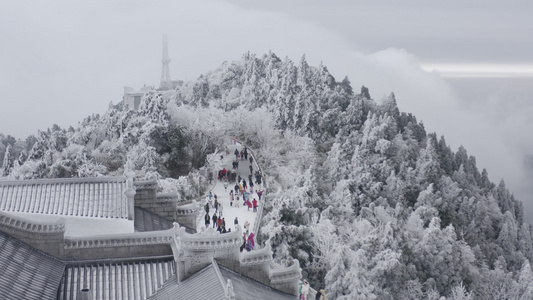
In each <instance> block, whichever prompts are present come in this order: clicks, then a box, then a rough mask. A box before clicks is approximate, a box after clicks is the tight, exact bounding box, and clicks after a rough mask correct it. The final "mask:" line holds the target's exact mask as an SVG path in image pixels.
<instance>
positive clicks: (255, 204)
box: [252, 198, 257, 212]
mask: <svg viewBox="0 0 533 300" xmlns="http://www.w3.org/2000/svg"><path fill="white" fill-rule="evenodd" d="M252 205H253V207H254V212H257V200H255V198H254V200H253V201H252Z"/></svg>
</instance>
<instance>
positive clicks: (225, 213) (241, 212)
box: [197, 142, 264, 234]
mask: <svg viewBox="0 0 533 300" xmlns="http://www.w3.org/2000/svg"><path fill="white" fill-rule="evenodd" d="M226 147H227V151H229V154H228V153H227V152H226V153H225V154H224V159H223V164H224V165H223V167H224V168H226V170H231V171H232V172H233V171H235V170H233V168H232V162H233V161H234V160H235V155H234V152H235V149H237V150H238V151H239V152H240V151H241V150H242V149H243V148H242V145H241V144H240V143H236V144H234V143H233V142H232V143H228V144H227V145H226ZM250 153H251V152H250V151H248V154H249V155H250ZM249 158H250V157H249V156H248V159H249ZM249 166H250V162H249V160H244V159H240V158H239V168H238V169H237V170H236V171H237V177H238V176H239V175H240V176H241V177H242V178H243V179H245V180H246V182H248V175H250V168H249ZM256 170H257V163H256V162H255V158H254V160H253V172H254V173H255V171H256ZM213 180H214V185H213V187H212V189H211V190H210V191H211V192H212V193H213V197H214V195H217V199H218V202H219V203H221V204H222V217H223V218H224V219H225V221H226V229H229V228H232V230H234V229H233V228H235V226H234V220H235V218H238V221H239V226H241V227H243V226H244V223H245V222H246V221H248V222H250V232H252V231H253V228H254V225H255V223H256V222H259V221H260V220H258V213H256V212H253V209H252V208H250V209H248V207H247V206H245V205H243V199H242V196H240V195H239V202H240V203H239V206H236V205H235V203H236V202H237V200H236V199H237V198H236V197H235V201H234V202H233V206H230V196H229V193H230V191H231V190H233V189H234V186H235V183H231V182H230V183H228V188H227V189H224V182H223V181H222V180H217V176H215V177H214V178H213ZM254 181H255V177H254ZM262 189H263V187H262V186H259V185H257V184H256V185H255V186H254V193H253V194H250V196H251V197H250V202H252V200H253V199H254V198H255V199H257V200H258V206H261V205H262V201H263V200H261V201H259V197H258V196H257V193H256V192H257V191H259V190H262ZM249 190H250V188H249V187H248V191H249ZM263 196H264V194H263ZM208 199H209V198H208V197H206V198H205V200H204V201H203V202H202V205H205V203H206V202H207V201H208ZM261 199H263V197H261ZM213 212H214V210H213V209H212V208H210V209H209V216H210V217H211V218H212V217H213ZM217 215H218V214H217ZM202 216H204V217H205V210H203V211H202ZM209 225H210V227H211V228H213V220H212V219H211V223H210V224H209ZM197 230H198V231H199V232H200V231H204V230H205V222H204V218H203V217H202V218H199V220H198V224H197ZM254 234H256V233H255V232H254Z"/></svg>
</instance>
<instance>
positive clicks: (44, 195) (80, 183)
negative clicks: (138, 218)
mask: <svg viewBox="0 0 533 300" xmlns="http://www.w3.org/2000/svg"><path fill="white" fill-rule="evenodd" d="M125 185H126V178H125V177H95V178H58V179H35V180H17V181H0V210H2V211H13V212H25V213H38V214H55V215H68V216H81V217H104V218H127V217H128V203H127V202H128V200H127V197H126V195H125V191H126V186H125Z"/></svg>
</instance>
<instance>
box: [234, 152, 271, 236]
mask: <svg viewBox="0 0 533 300" xmlns="http://www.w3.org/2000/svg"><path fill="white" fill-rule="evenodd" d="M241 145H242V143H241ZM248 151H250V156H252V157H253V159H254V160H253V164H254V165H255V170H260V171H261V174H263V178H262V181H261V183H262V185H263V190H264V191H266V189H267V188H268V183H267V182H266V180H265V176H264V174H265V173H264V172H263V169H261V167H260V166H259V164H258V163H257V160H256V156H255V153H254V151H253V150H251V149H249V148H248ZM265 196H266V195H264V194H263V196H262V197H261V202H259V205H258V207H257V215H256V216H255V222H254V228H253V229H252V232H254V233H255V236H257V237H259V230H260V228H261V220H262V219H263V208H264V206H265V205H264V203H265V200H264V199H265V198H264V197H265Z"/></svg>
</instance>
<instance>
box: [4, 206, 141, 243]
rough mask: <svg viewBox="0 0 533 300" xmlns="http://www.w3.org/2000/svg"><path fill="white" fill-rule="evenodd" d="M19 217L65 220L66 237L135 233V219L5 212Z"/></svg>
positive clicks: (38, 219) (39, 220) (34, 219)
mask: <svg viewBox="0 0 533 300" xmlns="http://www.w3.org/2000/svg"><path fill="white" fill-rule="evenodd" d="M4 214H6V215H11V216H14V217H17V218H22V219H25V220H33V221H38V222H42V221H52V220H58V221H59V220H63V221H64V222H65V230H66V231H65V238H76V237H88V236H95V235H107V234H110V235H114V234H123V233H133V232H134V224H133V221H130V220H127V219H112V218H109V219H108V218H91V217H76V216H61V217H60V216H52V215H43V214H38V213H23V212H5V213H4Z"/></svg>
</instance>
